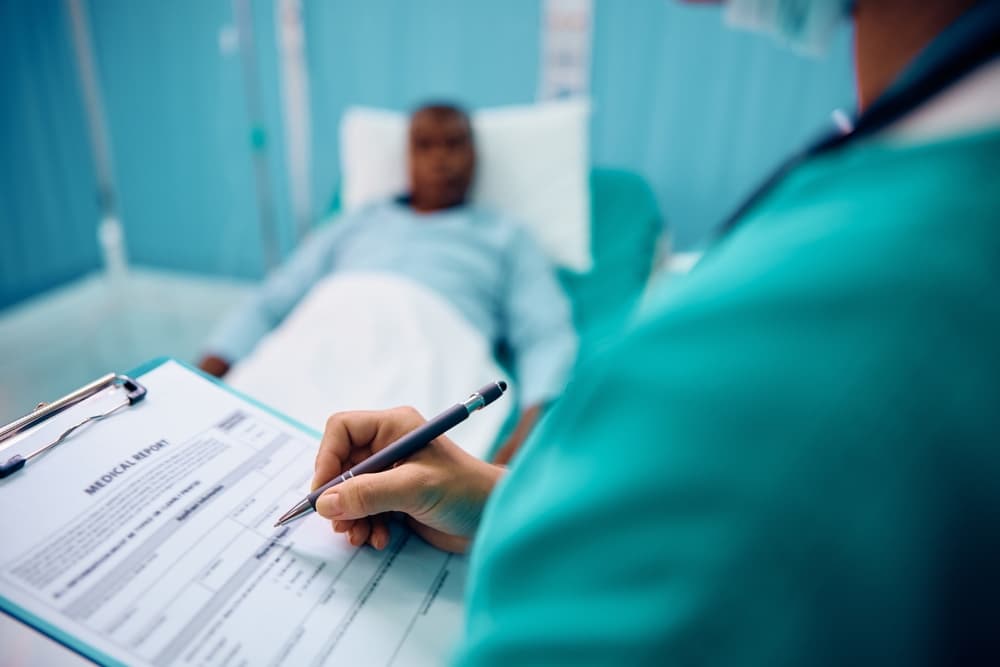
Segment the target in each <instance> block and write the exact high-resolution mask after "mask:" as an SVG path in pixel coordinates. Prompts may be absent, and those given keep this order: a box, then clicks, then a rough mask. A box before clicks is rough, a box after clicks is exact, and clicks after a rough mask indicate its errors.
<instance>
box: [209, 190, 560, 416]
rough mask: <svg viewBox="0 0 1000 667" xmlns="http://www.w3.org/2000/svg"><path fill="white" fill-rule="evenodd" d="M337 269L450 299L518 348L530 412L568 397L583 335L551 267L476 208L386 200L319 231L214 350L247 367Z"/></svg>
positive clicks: (487, 331) (528, 241)
mask: <svg viewBox="0 0 1000 667" xmlns="http://www.w3.org/2000/svg"><path fill="white" fill-rule="evenodd" d="M333 271H345V272H346V271H367V272H371V271H384V272H387V273H391V274H394V275H398V276H402V277H405V278H408V279H411V280H414V281H416V282H417V283H419V284H421V285H423V286H425V287H427V288H429V289H431V290H433V291H434V292H436V293H437V294H439V295H441V296H442V297H444V298H445V299H446V300H447V301H449V302H450V303H451V304H452V305H453V306H454V307H455V308H456V309H457V310H458V312H460V313H461V314H462V315H463V316H464V317H465V318H466V319H467V320H468V321H469V322H470V323H471V324H472V325H473V326H474V327H475V328H476V329H477V330H478V331H480V332H481V333H482V334H483V336H484V337H485V338H486V339H487V340H489V341H491V343H493V344H494V345H496V344H498V343H499V342H501V341H503V342H504V343H505V344H506V345H507V346H508V347H509V348H510V350H511V352H512V356H513V362H514V368H513V371H514V375H515V378H516V381H517V385H518V389H519V396H520V402H521V405H522V406H525V407H527V406H532V405H537V404H541V403H545V402H547V401H549V400H551V399H553V398H555V397H556V396H558V395H559V393H560V392H561V391H562V388H563V385H564V384H565V382H566V378H567V375H568V373H569V371H570V369H571V367H572V364H573V361H574V359H575V356H576V347H577V339H576V334H575V332H574V330H573V326H572V318H571V314H570V306H569V302H568V300H567V298H566V295H565V294H564V293H563V291H562V289H561V288H560V286H559V283H558V282H557V280H556V278H555V275H554V272H553V270H552V267H551V265H550V264H549V262H548V260H547V259H546V257H545V256H544V255H543V254H542V252H541V250H540V249H539V248H538V246H537V245H536V243H535V242H534V240H533V239H532V238H531V236H530V234H529V233H528V232H527V230H525V229H523V228H522V227H520V226H519V225H517V224H516V223H515V222H513V221H511V220H510V219H508V218H505V217H503V216H501V215H498V214H495V213H492V212H489V211H484V210H481V209H477V208H473V207H468V206H461V207H455V208H451V209H446V210H444V211H439V212H435V213H429V214H418V213H416V212H415V211H413V209H411V208H410V207H409V206H407V205H406V204H404V203H401V202H391V201H390V202H383V203H379V204H375V205H371V206H368V207H365V208H363V209H361V210H359V211H357V212H355V213H351V214H348V215H347V216H345V217H344V218H342V219H341V220H338V221H337V222H334V223H332V224H330V225H327V226H325V227H322V228H320V229H317V230H316V231H315V232H313V234H312V235H311V236H310V237H309V238H308V239H307V240H306V241H305V242H304V243H303V244H302V246H300V247H299V248H298V249H297V250H296V252H295V254H294V255H293V256H292V257H291V258H290V259H289V260H288V261H287V262H286V263H285V264H284V265H283V266H281V267H280V268H279V269H277V270H276V271H275V272H274V273H273V274H272V275H271V276H270V277H268V279H267V280H266V281H265V282H264V283H263V285H261V287H260V288H259V289H258V290H256V291H255V293H254V294H253V295H252V296H251V297H250V298H249V299H247V301H245V302H244V303H243V304H241V305H240V307H238V308H237V309H236V310H235V311H233V312H232V313H230V314H229V316H228V317H226V319H225V320H224V321H223V322H222V323H221V324H220V325H219V326H218V327H217V328H216V330H215V332H214V333H213V335H212V336H211V337H210V339H209V341H208V344H207V346H206V347H207V350H208V352H209V353H211V354H215V355H217V356H219V357H222V358H223V359H226V360H227V361H229V362H230V363H233V362H236V361H239V360H240V359H242V358H243V357H245V356H246V355H247V354H249V353H250V351H251V350H252V349H253V348H254V346H255V345H256V344H257V342H258V341H259V340H260V339H261V338H263V337H264V336H265V335H266V334H267V333H268V332H269V331H271V330H272V329H273V328H275V327H276V326H278V325H279V324H280V323H281V321H282V320H283V319H284V318H285V317H286V316H287V315H288V314H289V313H290V312H291V311H292V309H293V308H294V307H295V305H296V304H297V303H298V302H299V301H300V300H301V299H302V298H303V297H304V296H305V294H306V293H307V292H308V291H309V289H310V288H311V287H312V286H313V285H315V284H316V282H317V281H319V280H320V279H321V278H323V277H325V276H326V275H328V274H329V273H331V272H333Z"/></svg>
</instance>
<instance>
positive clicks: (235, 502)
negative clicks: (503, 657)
mask: <svg viewBox="0 0 1000 667" xmlns="http://www.w3.org/2000/svg"><path fill="white" fill-rule="evenodd" d="M140 381H141V382H142V383H143V384H145V385H146V387H147V389H148V391H149V393H148V396H147V398H146V400H145V401H143V402H142V403H140V404H137V405H136V406H135V407H134V408H129V409H126V410H124V411H122V412H120V413H116V415H115V416H113V417H111V418H109V419H107V420H105V421H102V422H98V423H95V424H92V425H89V426H87V427H85V428H84V429H83V430H81V431H80V432H79V433H77V434H76V435H74V436H73V437H72V438H71V439H70V440H67V441H66V442H65V443H63V444H62V445H60V446H58V447H56V448H55V449H53V450H52V451H50V452H49V453H48V454H46V455H45V456H43V457H41V458H40V459H38V460H37V462H34V465H29V466H28V467H26V468H25V469H24V470H22V471H20V472H19V473H17V474H15V475H12V476H11V477H9V478H7V479H4V480H0V509H2V511H0V609H3V610H5V611H7V612H9V613H11V614H12V615H14V616H15V617H18V618H21V619H22V620H25V621H26V622H28V623H29V624H31V625H33V626H35V627H37V628H39V629H41V630H42V631H43V632H45V633H46V634H49V635H51V636H53V637H56V638H57V639H59V640H60V641H63V642H64V643H66V644H68V645H70V647H71V648H74V649H76V650H78V651H80V652H81V653H83V654H84V655H86V656H87V657H90V658H91V659H94V660H97V661H98V662H102V663H104V662H120V663H126V664H129V665H135V664H145V665H156V666H158V667H159V666H162V667H166V666H168V665H317V666H318V665H336V664H352V663H353V664H366V665H368V664H373V665H374V664H401V665H402V664H405V665H412V664H440V663H442V662H444V661H446V659H447V656H448V654H449V651H450V649H451V647H452V645H453V643H454V642H455V640H456V639H457V637H458V636H459V634H460V632H461V622H462V592H463V591H462V588H463V584H464V579H465V568H466V562H465V559H464V557H458V556H453V555H450V554H446V553H444V552H441V551H438V550H437V549H434V548H433V547H431V546H429V545H428V544H426V543H425V542H423V541H422V540H420V538H418V537H416V536H415V535H412V534H410V533H408V532H407V531H404V530H398V531H395V532H394V534H393V539H392V541H391V543H390V545H389V547H387V548H386V549H385V550H384V551H381V552H379V551H375V550H373V549H371V548H368V547H364V548H353V547H351V546H349V545H348V544H347V543H346V540H345V539H344V537H343V536H342V535H335V534H334V533H333V532H332V530H331V528H330V525H329V522H327V521H325V520H323V519H322V518H321V517H319V516H318V515H312V516H310V517H308V518H306V519H304V520H300V521H297V522H294V523H292V524H289V525H288V526H285V527H283V528H279V529H274V528H273V527H272V526H273V524H274V522H275V519H276V518H277V517H278V516H279V515H280V514H281V512H283V511H284V510H285V509H286V508H287V507H289V506H291V505H293V504H294V503H295V502H297V501H298V500H300V499H301V497H302V496H303V493H304V492H305V491H307V490H308V484H309V481H310V479H311V473H312V462H313V457H314V455H315V452H316V448H317V445H318V442H317V439H316V438H315V437H314V436H312V435H309V434H308V433H307V432H306V431H304V430H302V429H299V428H297V427H296V426H293V425H292V424H290V423H289V422H287V421H285V420H283V419H280V418H278V417H277V416H275V415H273V414H271V413H269V412H268V411H267V410H265V409H263V408H261V407H258V406H256V405H254V404H253V403H252V402H249V401H247V400H245V399H243V398H241V397H239V396H237V395H236V394H233V393H231V392H230V391H228V390H226V389H225V388H223V387H220V386H218V385H216V384H215V383H213V382H211V381H209V380H206V379H205V378H203V377H200V376H199V375H197V374H196V373H194V372H192V371H191V370H189V369H187V368H185V367H183V366H182V365H180V364H178V363H176V362H172V361H168V362H164V363H163V364H161V365H160V366H157V367H156V368H154V369H153V370H151V371H149V372H147V373H146V374H144V375H143V376H141V378H140ZM118 400H120V395H119V394H116V393H115V390H113V389H110V390H105V392H103V393H102V394H100V395H98V396H96V397H94V398H93V399H91V400H89V401H86V402H84V403H82V404H80V405H77V406H74V407H73V408H70V409H68V410H67V411H65V412H64V413H62V414H60V415H58V416H57V417H54V418H53V419H51V420H49V421H47V422H45V423H44V424H43V425H42V426H41V427H39V428H37V429H35V430H34V431H32V432H30V433H28V434H26V435H25V436H22V437H21V439H20V440H18V441H16V442H15V443H14V444H13V445H11V446H10V447H8V448H6V449H5V450H4V451H3V456H5V457H6V456H10V455H11V454H14V453H17V452H22V451H28V450H29V449H31V448H33V447H35V446H37V445H38V444H40V443H42V442H43V441H45V440H46V439H47V438H48V439H51V438H52V437H54V436H55V435H58V433H59V432H60V431H61V430H62V429H65V428H66V426H67V425H69V424H72V423H74V422H75V421H78V420H79V419H80V418H81V417H82V416H85V415H89V414H96V413H97V412H100V411H102V410H103V409H104V408H103V406H107V405H112V404H113V403H115V402H117V401H118Z"/></svg>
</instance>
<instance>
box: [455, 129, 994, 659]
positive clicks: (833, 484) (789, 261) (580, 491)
mask: <svg viewBox="0 0 1000 667" xmlns="http://www.w3.org/2000/svg"><path fill="white" fill-rule="evenodd" d="M998 177H1000V131H990V132H983V133H979V134H976V135H972V136H966V137H961V138H953V139H949V140H940V141H935V142H933V143H927V144H924V145H910V146H900V145H892V144H890V143H887V142H885V141H881V140H867V141H858V142H854V143H851V144H849V145H848V146H846V147H844V148H842V149H840V150H836V151H831V152H828V153H825V154H822V155H820V156H819V157H815V158H813V159H811V160H810V161H808V162H806V163H805V164H803V165H801V166H800V167H798V168H797V169H795V170H794V171H793V172H792V173H791V174H790V175H789V176H788V177H786V178H785V179H784V180H783V181H782V183H781V184H780V185H779V186H778V187H777V188H775V189H774V190H773V191H771V193H770V194H769V195H767V196H766V197H765V198H764V199H763V200H762V201H761V202H760V203H759V204H758V205H757V206H756V207H755V208H754V209H753V210H752V211H751V212H750V214H749V216H748V218H746V219H745V220H744V222H743V223H742V224H741V225H740V226H739V227H737V228H736V229H735V230H734V231H733V232H732V233H730V234H729V235H728V236H727V237H726V238H725V239H724V240H722V241H721V242H720V243H719V244H718V245H717V246H716V247H715V248H714V249H713V251H712V252H711V253H710V254H709V255H708V256H706V257H705V259H704V260H703V261H702V263H701V264H700V265H699V266H698V267H697V268H696V269H695V270H694V271H693V272H692V273H691V274H690V275H688V276H686V277H683V278H680V279H671V280H670V281H669V283H666V284H663V285H661V286H660V289H659V292H658V294H657V295H656V297H655V299H654V300H653V303H652V305H651V307H650V308H649V309H648V310H647V312H646V314H645V315H644V316H643V317H642V318H640V320H639V321H638V322H637V323H636V324H635V325H634V326H633V327H632V328H631V329H630V331H629V332H628V333H627V335H626V336H625V337H624V338H623V339H622V340H621V341H620V342H619V343H617V344H616V345H614V346H612V347H610V348H609V349H606V350H605V351H604V352H603V353H602V354H600V355H599V356H597V357H596V358H594V359H592V360H591V362H590V363H589V364H588V365H586V366H585V367H584V368H581V369H579V370H578V372H577V374H576V376H575V377H574V378H573V380H572V381H571V383H570V386H569V388H568V389H567V391H566V393H565V395H564V397H563V399H562V400H561V401H560V402H559V404H558V405H557V406H556V407H555V408H554V409H553V411H552V412H551V414H550V415H549V416H548V418H547V420H546V421H545V422H544V423H543V425H542V426H541V428H540V430H539V432H537V433H536V434H535V437H534V438H532V439H531V440H530V442H529V443H528V444H527V445H526V446H525V448H524V450H523V451H522V452H521V453H520V454H519V456H518V458H517V460H516V462H515V465H514V467H513V469H512V470H511V471H510V473H509V474H508V475H507V477H506V479H504V480H503V482H502V483H501V484H500V486H499V487H498V488H497V489H496V491H495V493H494V495H493V497H492V498H491V500H490V502H489V504H488V507H487V508H486V512H485V515H484V517H483V521H482V524H481V528H480V532H479V535H478V536H477V538H476V544H475V547H474V551H473V555H472V572H471V576H470V583H469V586H470V590H469V594H468V618H467V629H466V639H465V642H464V645H463V646H462V647H461V649H460V651H459V654H458V656H457V660H458V662H459V663H460V664H463V665H525V664H549V665H554V664H575V665H578V664H637V663H657V664H732V665H743V666H756V665H760V666H765V665H766V666H774V665H855V664H878V665H893V664H926V663H932V662H935V661H939V660H944V661H948V662H954V664H967V662H968V661H969V660H971V659H973V658H979V659H982V657H983V656H984V655H986V654H985V653H982V654H980V655H978V656H977V655H976V654H975V651H987V650H993V651H996V650H997V645H996V642H997V641H998V640H997V639H996V638H995V637H996V635H997V634H998V633H997V623H998V621H997V618H998V617H997V615H996V613H995V605H996V604H997V603H998V600H1000V584H998V579H1000V567H998V565H997V563H1000V545H998V541H1000V538H998V535H1000V179H998ZM989 642H994V643H993V644H991V645H989V646H988V645H987V644H988V643H989ZM998 654H1000V651H998ZM992 664H1000V663H998V662H994V663H992Z"/></svg>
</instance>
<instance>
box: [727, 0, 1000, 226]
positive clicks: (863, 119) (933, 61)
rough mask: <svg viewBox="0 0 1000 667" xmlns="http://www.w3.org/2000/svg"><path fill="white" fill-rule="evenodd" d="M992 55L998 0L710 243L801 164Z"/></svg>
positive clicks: (999, 24) (797, 159)
mask: <svg viewBox="0 0 1000 667" xmlns="http://www.w3.org/2000/svg"><path fill="white" fill-rule="evenodd" d="M998 53H1000V0H981V1H980V2H979V3H978V4H977V5H975V6H974V7H973V8H972V9H970V10H969V11H967V12H966V13H965V14H963V15H962V16H961V17H960V18H959V19H957V20H956V21H955V23H953V24H952V25H951V26H949V27H948V28H947V29H946V30H945V32H944V33H942V34H941V35H939V36H938V37H937V38H936V39H935V40H934V41H933V42H931V44H930V45H929V46H927V47H926V48H925V49H924V51H923V52H922V53H921V54H920V55H919V56H918V57H917V60H916V61H915V62H914V63H913V64H912V65H911V66H910V67H909V68H908V69H907V71H906V72H905V73H904V74H903V76H902V78H901V79H900V80H898V81H897V82H896V83H895V84H894V85H893V86H892V88H890V89H889V90H888V91H886V93H885V94H883V95H882V96H881V97H880V98H879V99H877V100H875V102H873V103H872V105H871V106H870V107H869V108H868V109H866V110H865V111H864V113H862V114H861V115H859V116H858V117H857V118H856V119H855V120H854V121H853V129H852V130H851V131H849V132H843V131H840V132H836V133H834V134H831V135H829V136H827V137H825V138H823V139H821V140H820V141H818V142H817V143H815V144H813V145H812V146H810V147H809V148H807V149H806V150H804V151H802V152H800V153H798V154H796V155H795V156H793V157H792V158H790V159H789V160H787V161H786V162H785V163H784V164H782V165H781V166H780V167H778V169H777V170H776V171H775V172H774V173H772V174H771V176H770V177H769V178H768V179H767V180H765V181H764V182H763V184H761V185H760V187H758V188H757V189H756V190H755V191H754V192H753V194H751V195H750V196H749V197H748V198H747V199H746V200H744V202H743V203H742V204H741V205H740V206H739V208H737V209H736V211H735V212H733V213H732V215H730V216H729V217H728V218H726V220H725V221H724V222H723V223H722V224H721V225H719V227H718V228H717V231H716V234H715V236H716V238H721V237H723V236H725V235H727V234H728V233H729V232H731V231H732V230H734V229H736V228H737V227H738V226H739V225H740V223H741V222H742V221H743V220H745V219H746V218H747V217H748V214H749V213H750V211H751V210H752V209H753V208H755V207H756V206H757V205H758V204H759V203H760V202H761V201H762V200H763V199H764V198H765V197H766V196H767V195H768V194H770V193H771V191H773V190H774V189H775V188H776V187H777V185H778V184H779V183H780V182H781V181H783V180H784V179H785V177H786V176H788V174H790V173H791V172H792V171H793V170H794V169H795V168H796V167H798V166H800V165H801V164H802V163H804V162H806V161H807V160H810V159H812V158H814V157H816V156H818V155H822V154H824V153H828V152H830V151H834V150H837V149H839V148H843V147H844V146H846V145H848V144H850V143H852V142H855V141H858V140H860V139H862V138H864V137H870V136H872V135H874V134H877V133H879V132H881V131H882V130H885V129H886V128H888V127H889V126H891V125H892V124H893V123H895V122H897V121H899V120H901V119H902V118H903V117H904V116H906V115H907V114H909V113H910V112H911V111H914V110H915V109H917V108H918V107H920V106H921V105H922V104H924V103H925V102H927V101H929V100H930V99H931V98H932V97H934V96H935V95H937V94H938V93H940V92H941V91H943V90H944V89H946V88H948V87H949V86H951V85H952V84H953V83H955V82H957V81H958V80H959V79H961V78H962V77H964V76H965V75H966V74H969V73H970V72H972V71H973V70H975V69H976V68H977V67H979V66H980V65H983V64H985V63H987V62H989V61H990V60H992V59H993V58H995V57H997V55H998Z"/></svg>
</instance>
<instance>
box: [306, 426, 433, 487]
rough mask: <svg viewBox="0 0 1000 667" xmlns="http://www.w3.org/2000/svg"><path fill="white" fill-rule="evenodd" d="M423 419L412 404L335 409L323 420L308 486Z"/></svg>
mask: <svg viewBox="0 0 1000 667" xmlns="http://www.w3.org/2000/svg"><path fill="white" fill-rule="evenodd" d="M424 421H426V420H425V419H424V418H423V417H422V416H421V415H420V413H419V412H417V411H416V410H414V409H413V408H395V409H392V410H357V411H354V412H338V413H337V414H335V415H333V416H331V417H330V418H329V419H327V420H326V428H325V429H324V431H323V440H322V441H321V442H320V444H319V451H318V452H316V463H315V471H314V473H313V480H312V484H311V489H312V490H315V489H317V488H318V487H320V486H322V485H324V484H326V483H327V482H329V481H330V480H331V479H333V478H334V477H336V476H337V475H339V474H340V473H342V472H343V471H344V470H346V469H347V468H348V467H349V465H350V463H349V462H354V461H356V460H358V459H359V458H360V459H364V458H367V457H368V456H371V454H373V453H374V452H377V451H379V450H380V449H382V448H384V447H385V446H386V445H389V444H391V443H393V442H395V441H396V440H398V439H399V438H401V437H402V436H404V435H406V434H407V433H409V432H410V431H412V430H414V429H415V428H417V427H418V426H420V425H421V424H423V423H424Z"/></svg>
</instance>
